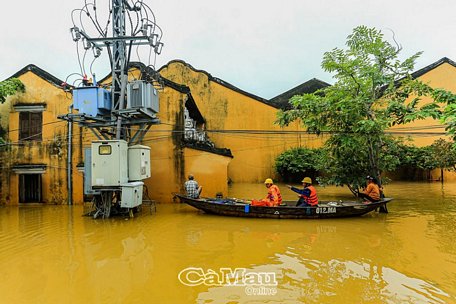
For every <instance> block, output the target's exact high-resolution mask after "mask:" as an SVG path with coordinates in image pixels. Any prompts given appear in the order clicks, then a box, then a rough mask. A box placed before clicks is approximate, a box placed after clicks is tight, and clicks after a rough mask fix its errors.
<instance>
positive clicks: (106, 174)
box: [91, 140, 128, 187]
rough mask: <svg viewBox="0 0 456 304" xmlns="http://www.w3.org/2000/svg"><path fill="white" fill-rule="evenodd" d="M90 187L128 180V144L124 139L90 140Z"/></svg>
mask: <svg viewBox="0 0 456 304" xmlns="http://www.w3.org/2000/svg"><path fill="white" fill-rule="evenodd" d="M91 154H92V187H106V186H120V185H121V184H125V183H127V182H128V145H127V142H126V141H125V140H97V141H94V142H92V153H91Z"/></svg>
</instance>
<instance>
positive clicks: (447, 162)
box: [430, 139, 456, 183]
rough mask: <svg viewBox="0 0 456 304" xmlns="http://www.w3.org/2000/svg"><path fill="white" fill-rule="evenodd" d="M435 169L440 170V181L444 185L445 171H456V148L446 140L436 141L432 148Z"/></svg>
mask: <svg viewBox="0 0 456 304" xmlns="http://www.w3.org/2000/svg"><path fill="white" fill-rule="evenodd" d="M430 149H431V151H432V156H433V157H432V158H433V161H434V162H435V164H436V166H435V168H440V181H441V182H442V183H443V171H444V170H445V169H446V170H455V169H456V147H455V145H454V144H453V143H451V142H448V141H446V140H444V139H438V140H436V141H435V142H434V143H433V144H432V145H431V146H430Z"/></svg>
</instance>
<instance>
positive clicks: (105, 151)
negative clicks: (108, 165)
mask: <svg viewBox="0 0 456 304" xmlns="http://www.w3.org/2000/svg"><path fill="white" fill-rule="evenodd" d="M98 154H99V155H111V146H109V145H101V146H99V147H98Z"/></svg>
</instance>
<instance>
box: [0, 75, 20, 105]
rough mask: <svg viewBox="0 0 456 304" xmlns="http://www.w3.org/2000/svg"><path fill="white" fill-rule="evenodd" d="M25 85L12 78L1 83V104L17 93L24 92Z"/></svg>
mask: <svg viewBox="0 0 456 304" xmlns="http://www.w3.org/2000/svg"><path fill="white" fill-rule="evenodd" d="M24 91H25V86H24V84H23V83H22V82H21V81H20V80H19V79H17V78H10V79H7V80H4V81H1V82H0V103H4V102H5V100H6V97H8V96H9V95H13V94H15V93H16V92H24Z"/></svg>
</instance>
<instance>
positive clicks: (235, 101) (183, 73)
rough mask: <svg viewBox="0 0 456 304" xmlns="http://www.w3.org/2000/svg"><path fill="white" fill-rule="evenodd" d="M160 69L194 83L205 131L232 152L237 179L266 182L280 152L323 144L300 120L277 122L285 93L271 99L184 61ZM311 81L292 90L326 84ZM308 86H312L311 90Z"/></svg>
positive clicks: (232, 172)
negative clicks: (203, 118)
mask: <svg viewBox="0 0 456 304" xmlns="http://www.w3.org/2000/svg"><path fill="white" fill-rule="evenodd" d="M160 74H161V75H162V76H163V77H165V78H167V79H170V80H172V81H174V82H177V83H180V84H184V85H186V86H188V87H189V88H190V90H191V92H192V96H193V98H194V99H195V102H196V104H197V106H198V108H199V109H200V110H201V113H202V115H203V116H204V117H205V119H206V131H207V133H208V134H209V136H210V138H211V140H212V141H213V142H214V143H215V144H216V145H217V146H221V147H227V148H229V149H230V150H231V152H232V153H233V156H234V158H233V160H232V161H231V162H230V164H229V167H228V176H229V178H230V180H231V181H232V182H263V181H264V180H265V178H267V177H272V178H277V174H276V172H275V170H274V163H275V159H276V157H277V156H278V155H279V154H280V153H282V152H283V151H285V150H287V149H290V148H292V147H299V146H302V147H309V148H314V147H319V146H320V145H321V143H322V138H318V137H316V136H315V135H310V134H307V133H305V132H304V131H305V130H304V129H303V128H302V126H300V125H299V123H298V122H294V123H292V124H290V126H288V127H285V128H281V127H280V126H278V125H276V124H274V121H275V120H276V115H277V111H278V110H279V108H283V107H284V106H286V105H284V103H283V99H281V98H280V96H282V94H281V95H280V96H278V97H277V98H275V99H272V100H266V99H263V98H260V97H258V96H255V95H253V94H250V93H248V92H245V91H242V90H241V89H239V88H237V87H235V86H233V85H231V84H229V83H227V82H226V81H223V80H221V79H219V78H216V77H213V76H211V75H210V74H209V73H207V72H205V71H201V70H197V69H195V68H193V67H192V66H191V65H189V64H187V63H185V62H183V61H179V60H175V61H171V62H169V63H168V64H167V65H165V66H163V67H162V68H161V69H160ZM311 84H312V85H310V84H308V85H306V86H299V87H298V88H297V89H296V90H293V89H292V90H290V92H289V93H293V94H303V93H304V92H306V93H310V92H313V91H315V90H316V89H319V88H321V87H324V86H326V85H327V84H325V83H323V82H320V81H317V80H312V81H311ZM309 88H310V89H311V90H312V91H308V89H309ZM284 94H285V93H284ZM288 95H290V94H288ZM289 97H291V95H290V96H289Z"/></svg>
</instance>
